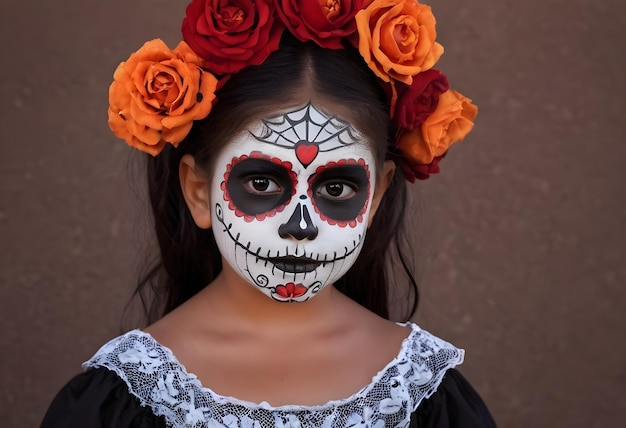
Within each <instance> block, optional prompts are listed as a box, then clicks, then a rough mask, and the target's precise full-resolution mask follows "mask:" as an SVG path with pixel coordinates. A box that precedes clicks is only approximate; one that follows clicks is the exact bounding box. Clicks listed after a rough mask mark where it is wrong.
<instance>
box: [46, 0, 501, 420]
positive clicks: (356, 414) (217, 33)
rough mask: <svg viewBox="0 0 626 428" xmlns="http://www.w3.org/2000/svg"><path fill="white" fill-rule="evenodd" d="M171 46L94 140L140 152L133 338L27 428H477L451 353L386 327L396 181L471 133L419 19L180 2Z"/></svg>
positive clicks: (125, 70) (400, 201) (148, 56)
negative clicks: (141, 268)
mask: <svg viewBox="0 0 626 428" xmlns="http://www.w3.org/2000/svg"><path fill="white" fill-rule="evenodd" d="M183 36H184V38H185V42H182V43H181V44H180V45H179V46H178V47H177V48H175V49H174V50H170V49H169V48H168V47H167V46H165V44H164V43H163V42H161V41H159V40H153V41H151V42H148V43H147V44H146V45H144V47H143V48H142V49H140V50H139V51H138V52H136V53H135V54H133V55H131V57H130V58H129V59H128V61H126V62H124V63H122V64H120V66H119V67H118V69H117V70H116V72H115V75H114V78H115V81H114V83H113V84H112V86H111V89H110V109H109V124H110V126H111V129H112V130H113V132H114V133H115V134H116V135H117V136H119V137H121V138H123V139H124V140H126V141H127V142H128V143H129V144H130V145H132V146H134V147H136V148H139V149H141V150H143V151H145V152H147V153H150V154H151V155H152V156H148V159H147V170H148V174H147V175H148V185H149V192H150V199H151V203H152V209H153V214H154V226H155V231H156V235H157V238H158V242H159V245H160V250H161V251H160V254H161V260H160V261H159V263H158V265H157V266H156V267H155V269H153V271H152V272H151V273H150V274H149V275H148V276H147V277H146V279H145V280H144V281H143V283H142V284H141V285H140V286H139V288H138V291H137V292H138V293H139V294H141V295H142V297H143V298H144V299H151V300H150V301H151V303H150V305H149V306H148V308H147V315H148V321H149V326H148V327H147V328H145V329H143V330H133V331H131V332H128V333H126V334H124V335H122V336H120V337H118V338H115V339H113V340H112V341H110V342H109V343H107V344H106V345H104V346H103V347H102V348H101V349H100V350H99V351H98V352H97V353H96V354H95V355H94V356H93V357H92V358H91V359H90V360H89V361H87V362H86V363H85V364H84V368H85V372H84V373H83V374H81V375H79V376H77V377H75V378H74V379H72V380H71V381H70V382H69V383H68V384H67V385H66V386H65V387H64V388H63V389H62V390H61V392H60V393H59V394H58V396H57V397H56V398H55V400H54V402H53V403H52V405H51V407H50V409H49V410H48V413H47V415H46V417H45V419H44V421H43V425H42V426H43V427H61V426H71V427H100V426H102V427H104V426H107V427H112V426H115V427H166V426H167V427H239V428H243V427H352V426H371V427H396V426H397V427H406V426H420V427H492V426H494V423H493V421H492V419H491V417H490V415H489V412H488V411H487V409H486V407H485V406H484V404H483V402H482V400H481V399H480V397H479V396H478V395H477V394H476V392H475V391H474V390H473V389H472V388H471V386H470V385H469V384H468V383H467V382H466V381H465V380H464V378H463V377H462V376H461V375H460V374H459V373H458V372H457V371H456V370H455V369H454V367H455V366H456V365H458V364H460V363H461V362H462V360H463V351H462V350H460V349H457V348H456V347H454V346H453V345H451V344H449V343H447V342H445V341H443V340H441V339H439V338H437V337H434V336H432V335H431V334H429V333H427V332H426V331H424V330H421V329H420V328H419V327H417V326H416V325H414V324H412V323H393V322H391V321H389V320H388V318H389V307H388V298H387V295H388V290H389V288H390V287H391V286H393V284H390V282H389V278H388V272H387V271H388V270H389V265H388V264H387V259H388V258H389V257H390V254H391V250H392V249H393V248H394V247H397V248H399V243H400V242H401V235H400V234H401V232H402V221H403V218H404V206H405V199H406V184H405V183H406V179H409V180H410V181H413V180H414V179H415V178H427V177H428V175H429V174H430V173H433V172H437V170H438V166H437V165H438V162H439V160H440V159H441V158H442V157H443V155H444V154H445V153H446V151H447V148H448V146H449V145H450V144H451V143H453V142H455V141H458V140H460V139H462V138H463V137H464V136H465V134H467V132H469V130H470V129H471V126H472V120H473V118H474V117H475V115H476V108H475V106H473V104H471V102H470V101H469V100H468V99H467V98H465V97H463V96H462V95H460V94H459V93H457V92H454V91H451V90H449V89H448V82H447V79H446V78H445V76H444V75H443V74H441V73H440V72H438V71H436V70H434V69H432V65H433V64H434V62H435V61H436V60H437V58H438V57H439V56H440V55H441V53H442V48H441V46H440V45H439V44H438V43H436V42H435V41H434V18H433V17H432V14H431V12H430V8H428V7H427V6H424V5H421V4H419V3H418V2H416V1H415V0H404V1H402V0H377V1H373V2H370V1H364V2H361V1H353V2H349V1H345V2H336V3H333V2H328V3H324V2H318V1H303V2H297V1H287V0H285V1H282V2H281V1H276V2H273V1H239V2H232V3H231V2H217V1H216V2H208V1H203V0H202V1H201V0H198V1H195V0H194V1H193V2H192V3H191V4H190V5H189V6H188V8H187V16H186V18H185V21H184V23H183ZM418 39H419V40H418ZM389 43H392V45H394V44H395V47H394V46H389ZM394 49H396V51H397V52H400V54H399V55H394ZM398 49H399V51H398ZM451 111H452V113H450V112H451ZM442 124H443V125H442ZM395 255H396V258H397V259H398V260H399V262H400V266H402V267H403V268H404V270H405V271H406V273H407V274H408V275H409V278H410V281H411V283H412V284H414V282H413V281H412V277H411V276H410V272H409V270H408V264H407V262H406V260H405V259H404V257H405V256H404V255H403V254H402V252H400V251H395ZM412 295H413V296H414V297H413V301H412V305H411V306H412V311H411V314H410V315H412V314H413V312H414V311H415V307H416V304H417V290H415V291H414V293H413V294H412Z"/></svg>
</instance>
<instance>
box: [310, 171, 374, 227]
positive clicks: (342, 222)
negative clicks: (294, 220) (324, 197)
mask: <svg viewBox="0 0 626 428" xmlns="http://www.w3.org/2000/svg"><path fill="white" fill-rule="evenodd" d="M343 165H360V166H362V167H363V168H365V172H366V173H367V198H366V199H365V204H363V209H362V210H361V212H359V214H358V215H357V217H356V218H355V219H353V220H335V219H333V218H330V217H328V216H327V215H325V214H324V213H322V212H321V211H320V209H319V208H318V206H317V204H316V203H315V198H314V197H313V181H314V179H315V176H316V175H317V174H319V173H321V172H322V171H324V170H326V169H328V168H333V167H336V166H343ZM308 184H309V186H308V189H307V193H308V195H309V198H311V202H312V203H313V209H314V210H315V212H316V213H317V214H318V215H319V216H320V218H321V219H322V220H324V221H325V222H326V223H328V224H330V225H332V226H335V225H336V226H339V227H347V226H350V227H356V226H357V224H359V223H362V222H363V215H364V214H365V212H366V211H367V207H368V206H369V202H370V170H369V168H368V167H367V163H365V160H363V159H359V160H355V159H341V160H339V161H337V162H329V163H327V164H326V165H322V166H319V167H317V169H316V170H315V174H313V175H311V177H310V178H309V181H308Z"/></svg>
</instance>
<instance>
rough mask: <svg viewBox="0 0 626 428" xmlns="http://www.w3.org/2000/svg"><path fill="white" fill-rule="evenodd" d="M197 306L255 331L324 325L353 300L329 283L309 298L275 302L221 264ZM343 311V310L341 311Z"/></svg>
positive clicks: (332, 320) (340, 315)
mask: <svg viewBox="0 0 626 428" xmlns="http://www.w3.org/2000/svg"><path fill="white" fill-rule="evenodd" d="M196 304H198V305H199V306H198V307H197V308H198V309H200V308H202V307H204V308H205V309H204V310H205V311H207V312H206V313H207V314H212V316H208V317H205V319H213V320H215V319H221V320H223V321H224V322H230V323H235V325H236V326H240V328H242V329H248V328H251V329H254V330H255V331H259V329H261V330H265V329H267V330H268V331H269V330H274V331H276V329H277V328H280V330H279V331H282V334H285V333H287V331H285V330H290V329H293V330H294V331H302V330H303V329H307V330H308V329H311V328H324V326H329V325H330V324H331V323H336V322H338V321H339V319H340V318H341V317H342V310H341V308H342V307H344V305H348V306H352V304H353V302H352V301H351V300H350V299H348V298H347V297H346V296H344V295H343V294H342V293H341V292H339V291H337V290H336V289H335V288H334V287H333V286H331V285H329V286H327V287H325V288H324V289H322V290H321V291H320V292H319V293H318V294H317V295H315V296H314V297H313V298H312V299H310V300H308V301H306V302H302V303H296V302H277V301H274V300H272V299H271V298H269V297H268V296H266V295H265V294H263V293H262V292H260V291H259V290H256V289H255V288H254V286H253V285H251V284H249V283H248V282H247V281H245V280H244V279H243V278H241V277H240V276H239V275H238V274H237V273H236V272H235V271H233V270H232V269H230V268H229V267H228V265H227V264H225V268H224V270H223V271H222V272H221V273H220V275H219V276H218V277H217V278H216V279H215V281H213V282H212V283H211V284H209V285H208V286H207V287H206V288H205V289H204V290H202V291H201V292H200V293H199V294H198V301H197V303H196ZM343 312H345V310H344V311H343Z"/></svg>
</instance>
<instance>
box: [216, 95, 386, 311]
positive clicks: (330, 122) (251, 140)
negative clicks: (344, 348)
mask: <svg viewBox="0 0 626 428" xmlns="http://www.w3.org/2000/svg"><path fill="white" fill-rule="evenodd" d="M214 165H215V169H214V174H213V177H212V187H211V201H212V203H213V204H214V210H213V213H212V221H213V223H212V224H213V233H214V235H215V240H216V242H217V245H218V247H219V249H220V252H221V253H222V255H223V256H224V259H225V260H226V261H227V262H228V264H229V265H230V266H231V267H232V268H233V269H234V270H235V271H238V272H239V273H240V274H241V276H242V277H243V278H245V279H246V280H247V281H248V282H250V283H251V284H252V285H254V286H255V287H256V288H258V289H259V290H260V291H262V292H263V293H265V294H266V295H267V296H269V297H271V298H272V299H274V300H278V301H289V302H290V301H295V302H303V301H306V300H308V299H310V298H311V297H313V296H314V295H315V294H316V293H318V292H319V291H320V290H321V289H322V288H323V287H325V286H326V285H328V284H332V283H333V282H335V281H336V280H337V279H339V278H340V277H341V276H342V275H343V274H345V273H346V271H347V270H348V269H349V268H350V267H351V266H352V264H353V263H354V261H355V260H356V258H357V256H358V254H359V252H360V251H361V247H362V245H363V240H364V239H365V232H366V230H367V223H368V217H369V210H370V204H371V199H372V194H373V192H374V184H375V180H374V177H376V171H375V159H374V155H373V153H372V151H371V150H370V149H369V147H368V145H367V143H366V142H365V141H364V139H363V137H362V136H361V134H359V132H358V131H356V130H355V129H354V128H353V127H352V126H351V125H350V124H349V123H348V122H345V121H343V120H341V119H339V118H338V117H336V116H328V115H326V114H325V113H323V112H322V111H320V110H319V109H317V108H316V107H315V106H313V105H312V104H308V105H306V106H304V107H302V108H298V109H295V110H290V111H287V112H285V113H283V114H280V115H277V116H274V117H271V118H269V119H264V120H262V121H260V122H259V124H258V125H257V126H255V127H253V129H251V130H250V132H247V133H246V134H244V135H242V136H240V137H238V138H236V139H235V140H233V141H232V142H231V143H229V144H228V145H227V146H226V147H225V148H224V149H223V150H222V151H221V153H220V155H219V156H218V158H217V159H216V161H215V164H214Z"/></svg>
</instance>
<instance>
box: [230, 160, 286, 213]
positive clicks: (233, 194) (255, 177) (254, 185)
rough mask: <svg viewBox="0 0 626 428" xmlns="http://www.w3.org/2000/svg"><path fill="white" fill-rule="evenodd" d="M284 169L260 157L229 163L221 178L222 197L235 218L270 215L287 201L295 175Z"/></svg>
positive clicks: (280, 165) (282, 166) (283, 166)
mask: <svg viewBox="0 0 626 428" xmlns="http://www.w3.org/2000/svg"><path fill="white" fill-rule="evenodd" d="M287 165H289V164H287ZM285 166H286V165H282V164H279V163H276V162H274V161H272V159H265V158H261V157H249V156H243V157H241V158H239V159H234V160H233V163H232V164H231V168H230V171H229V172H228V173H227V174H228V175H227V177H225V179H226V180H225V185H226V190H227V192H226V194H227V196H226V195H225V197H226V198H228V199H230V201H232V203H233V205H234V207H235V209H236V212H237V213H238V215H239V216H257V215H260V214H265V215H272V214H273V213H274V212H275V210H276V209H277V208H279V207H281V206H283V205H284V204H285V203H287V201H289V200H290V199H291V196H292V195H293V194H294V191H295V186H296V181H295V173H293V172H292V171H291V170H288V169H287V168H286V167H285Z"/></svg>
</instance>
